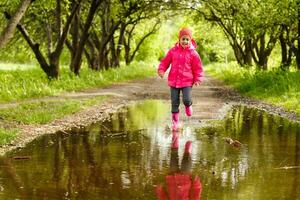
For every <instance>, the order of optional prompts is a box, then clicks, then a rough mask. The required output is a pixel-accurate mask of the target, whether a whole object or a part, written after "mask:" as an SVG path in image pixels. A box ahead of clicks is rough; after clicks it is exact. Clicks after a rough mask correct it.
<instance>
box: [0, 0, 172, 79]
mask: <svg viewBox="0 0 300 200" xmlns="http://www.w3.org/2000/svg"><path fill="white" fill-rule="evenodd" d="M28 2H29V4H30V3H31V5H30V6H29V4H28ZM24 3H26V7H24V6H23V4H24ZM11 5H12V3H11V1H10V2H6V4H5V3H4V4H3V5H2V6H1V7H0V8H1V9H2V10H3V11H4V13H5V16H6V18H7V19H8V20H9V23H8V26H7V27H16V28H17V29H18V30H19V32H20V33H21V35H22V37H23V38H24V39H25V40H26V42H27V43H28V45H29V46H30V48H31V49H32V51H33V52H34V55H35V57H36V59H37V61H38V62H39V64H40V66H41V68H42V69H43V71H44V72H45V73H46V74H47V76H48V77H49V78H58V77H59V71H60V70H59V68H60V65H59V60H60V59H59V58H60V56H61V55H62V51H63V48H64V47H65V46H66V47H67V48H68V49H69V51H70V55H71V56H70V57H71V58H70V59H71V60H70V70H72V71H73V72H74V73H75V74H76V75H79V73H80V69H81V64H82V59H83V55H84V56H85V58H86V60H87V63H88V64H89V66H90V68H92V69H95V70H99V69H107V68H109V67H118V66H119V65H120V57H121V52H122V51H123V54H124V59H125V61H126V64H129V63H130V62H131V61H132V60H133V59H134V57H135V55H136V53H137V51H138V50H139V48H140V46H141V44H142V43H143V42H144V41H145V39H146V38H147V37H149V36H150V35H152V34H154V33H155V32H156V31H157V30H158V29H159V26H160V23H161V18H163V17H164V16H163V15H164V11H165V10H168V9H169V7H170V5H171V4H168V3H166V2H164V1H157V0H141V1H140V0H131V1H126V0H88V1H82V0H55V1H54V0H52V1H46V0H40V1H32V0H31V1H30V0H29V1H28V0H23V1H22V2H21V4H20V5H18V6H19V9H17V11H16V12H15V14H14V15H13V14H11V13H10V10H12V9H13V8H11V7H12V6H11ZM21 7H22V12H19V11H18V10H20V8H21ZM28 7H29V9H28V10H27V13H26V15H25V17H23V19H22V20H20V19H21V18H22V16H23V15H24V12H25V10H26V9H27V8H28ZM12 13H13V12H12ZM16 16H17V19H18V20H15V18H16ZM20 21H22V23H21V22H20ZM143 23H146V24H147V26H148V27H147V30H145V32H144V34H143V35H142V36H140V37H139V41H138V42H136V44H135V45H132V41H133V36H134V31H135V29H136V27H137V26H139V25H141V24H143ZM12 32H13V28H10V29H8V28H6V29H5V30H4V31H3V33H2V35H1V38H3V40H2V41H3V43H2V46H3V45H4V44H5V43H6V42H7V40H8V38H9V37H11V34H12ZM5 35H10V36H9V37H7V36H5ZM4 36H5V37H4ZM0 41H1V40H0Z"/></svg>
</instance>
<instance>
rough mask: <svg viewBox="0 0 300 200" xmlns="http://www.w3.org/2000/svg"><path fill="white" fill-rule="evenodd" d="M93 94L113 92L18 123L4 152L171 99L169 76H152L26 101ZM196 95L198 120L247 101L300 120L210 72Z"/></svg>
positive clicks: (0, 151) (220, 114) (218, 115)
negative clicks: (69, 111)
mask: <svg viewBox="0 0 300 200" xmlns="http://www.w3.org/2000/svg"><path fill="white" fill-rule="evenodd" d="M93 96H109V97H110V98H108V99H107V100H106V101H105V102H103V103H102V104H100V105H95V106H92V107H90V108H87V109H85V110H83V111H80V112H78V113H75V114H73V115H68V116H65V117H64V118H62V119H57V120H54V121H53V122H51V123H49V124H45V125H22V124H20V125H18V126H17V128H19V129H21V133H20V134H19V136H18V137H17V138H16V139H15V140H14V141H12V142H11V144H8V145H3V146H1V147H0V155H1V154H4V153H5V152H7V151H9V150H11V149H15V148H18V147H21V146H24V145H25V144H27V143H28V142H30V141H32V140H33V139H35V138H36V137H38V136H41V135H44V134H53V133H56V132H58V131H61V132H67V131H68V130H71V129H72V128H74V127H82V126H86V125H89V124H91V123H93V122H96V121H101V120H103V119H105V118H108V117H109V114H110V113H112V112H116V111H117V110H118V109H119V108H120V107H123V106H127V105H129V104H130V103H134V102H136V101H139V100H146V99H161V100H166V101H169V99H170V94H169V87H168V85H167V80H166V78H164V79H161V78H159V77H151V78H146V79H139V80H134V81H128V82H124V83H118V84H114V85H110V86H107V87H103V88H93V89H87V90H84V91H79V92H72V93H64V94H61V95H59V96H55V97H43V98H38V99H29V100H25V101H23V102H28V103H29V102H39V101H59V100H65V99H75V98H76V99H78V98H89V97H93ZM192 96H193V110H194V115H193V116H192V118H191V120H192V121H194V122H196V123H197V122H200V121H201V122H203V121H206V120H214V119H219V118H222V117H223V116H224V114H225V113H226V110H227V109H228V108H230V106H231V105H234V104H246V105H248V106H254V107H258V108H260V109H264V110H266V111H268V112H271V113H274V114H278V115H281V116H283V117H286V118H289V119H292V120H295V121H298V122H299V121H300V119H299V117H297V116H296V115H295V114H294V113H290V112H286V111H285V110H284V109H282V108H279V107H274V106H272V105H269V104H265V103H263V102H258V101H255V100H252V99H249V98H246V97H242V96H240V95H239V94H238V93H237V92H235V91H234V90H232V89H230V88H229V87H226V86H224V84H222V83H221V82H220V81H218V80H216V79H214V78H212V77H210V76H205V77H204V81H203V83H202V84H201V85H200V86H197V87H194V88H193V90H192ZM17 105H18V103H8V104H0V108H9V107H14V106H17Z"/></svg>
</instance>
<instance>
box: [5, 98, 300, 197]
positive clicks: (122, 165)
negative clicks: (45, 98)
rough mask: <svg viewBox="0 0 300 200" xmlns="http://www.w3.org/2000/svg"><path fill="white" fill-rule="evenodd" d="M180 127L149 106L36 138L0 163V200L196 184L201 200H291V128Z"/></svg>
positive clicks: (236, 118)
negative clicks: (173, 126) (175, 130)
mask: <svg viewBox="0 0 300 200" xmlns="http://www.w3.org/2000/svg"><path fill="white" fill-rule="evenodd" d="M182 119H183V120H184V121H186V122H185V125H184V127H183V130H182V131H180V132H179V133H172V131H170V130H169V129H168V125H169V123H170V120H169V105H168V104H167V103H164V102H162V101H152V100H151V101H144V102H141V103H139V104H136V105H134V106H131V107H129V108H126V109H123V110H122V111H120V112H119V113H116V114H114V115H112V116H111V120H108V121H105V122H102V123H95V124H92V125H91V126H89V127H86V128H84V129H80V130H74V131H73V134H72V135H67V134H63V133H60V134H57V135H49V136H43V137H41V138H40V139H38V140H36V141H34V142H32V143H30V144H28V145H27V146H26V147H25V148H23V149H19V150H14V151H11V152H9V153H7V154H6V155H5V157H2V158H1V159H0V199H101V200H102V199H110V200H111V199H122V200H123V199H157V195H160V196H161V195H172V194H173V195H175V194H174V193H172V190H171V185H172V184H171V183H172V180H173V183H174V181H175V182H176V181H177V182H180V181H181V182H184V181H188V182H189V184H191V187H190V189H187V190H186V191H187V192H184V193H185V194H187V193H189V194H190V195H191V194H192V193H193V194H195V193H197V191H198V192H199V187H198V186H197V184H198V183H199V182H198V179H197V178H198V177H199V178H200V180H201V183H202V188H203V190H202V194H201V199H209V200H211V199H228V200H229V199H297V198H299V196H300V126H299V124H296V123H291V122H289V121H287V120H285V119H282V118H279V117H276V116H272V115H268V114H266V113H264V112H262V111H259V110H255V109H249V108H246V107H236V108H234V109H232V110H231V111H230V112H229V113H228V115H227V118H226V119H225V120H223V121H218V122H215V123H213V125H211V126H205V127H201V128H200V127H195V125H197V123H194V122H189V121H187V120H186V118H184V117H182ZM226 138H227V140H226ZM229 138H230V139H231V140H232V141H234V140H237V141H239V142H240V143H241V146H238V147H236V146H234V145H230V144H229V143H230V141H229ZM189 141H190V142H191V151H190V153H187V151H185V147H187V148H186V150H187V149H188V145H189ZM186 145H187V146H186ZM174 175H176V176H174ZM174 177H177V178H174ZM175 179H176V180H175ZM166 181H167V182H166ZM168 184H169V185H168Z"/></svg>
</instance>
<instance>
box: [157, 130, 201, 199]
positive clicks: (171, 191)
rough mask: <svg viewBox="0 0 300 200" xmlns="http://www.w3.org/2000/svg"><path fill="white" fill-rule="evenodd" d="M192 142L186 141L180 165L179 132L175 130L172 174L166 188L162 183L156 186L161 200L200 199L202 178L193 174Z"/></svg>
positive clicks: (167, 178)
mask: <svg viewBox="0 0 300 200" xmlns="http://www.w3.org/2000/svg"><path fill="white" fill-rule="evenodd" d="M191 147H192V142H191V141H187V142H186V143H185V148H184V154H183V158H182V161H181V168H180V167H179V158H178V133H176V132H173V137H172V146H171V162H170V174H168V175H167V176H166V190H167V193H168V194H167V193H166V192H165V190H164V188H163V186H162V185H158V186H157V187H156V195H157V197H158V199H160V200H196V199H197V200H199V199H200V195H201V191H202V187H201V182H200V178H199V177H198V176H196V177H195V178H194V179H193V178H192V175H191Z"/></svg>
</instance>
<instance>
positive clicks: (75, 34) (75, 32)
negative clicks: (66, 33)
mask: <svg viewBox="0 0 300 200" xmlns="http://www.w3.org/2000/svg"><path fill="white" fill-rule="evenodd" d="M72 4H73V5H74V1H72ZM79 23H80V7H79V8H78V10H77V12H76V14H75V16H74V20H73V23H72V31H71V35H72V48H71V49H72V50H71V51H70V53H71V61H72V60H74V58H75V55H76V50H77V48H78V40H79V39H78V38H79ZM69 49H70V48H69ZM69 67H70V70H71V71H72V72H74V68H73V65H71V63H70V66H69Z"/></svg>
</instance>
